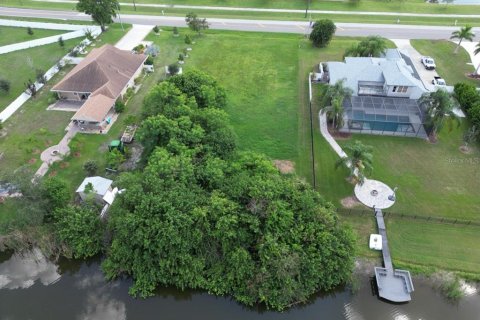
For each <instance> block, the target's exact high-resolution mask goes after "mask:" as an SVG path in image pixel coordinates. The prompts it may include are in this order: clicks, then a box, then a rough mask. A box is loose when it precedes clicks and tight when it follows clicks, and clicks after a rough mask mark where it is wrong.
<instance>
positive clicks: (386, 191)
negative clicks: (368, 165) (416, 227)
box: [355, 179, 395, 209]
mask: <svg viewBox="0 0 480 320" xmlns="http://www.w3.org/2000/svg"><path fill="white" fill-rule="evenodd" d="M392 195H393V190H392V189H391V188H390V187H389V186H387V185H386V184H385V183H383V182H381V181H378V180H370V179H365V182H364V183H363V184H362V185H360V184H357V185H356V186H355V196H356V197H357V199H358V200H359V201H360V202H361V203H363V204H364V205H366V206H367V207H370V208H373V207H375V209H387V208H390V207H391V206H393V204H394V203H395V200H393V201H392V200H390V199H389V197H391V196H392Z"/></svg>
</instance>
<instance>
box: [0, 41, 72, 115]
mask: <svg viewBox="0 0 480 320" xmlns="http://www.w3.org/2000/svg"><path fill="white" fill-rule="evenodd" d="M78 42H79V40H75V39H72V40H67V41H65V47H64V48H61V47H60V46H59V45H58V43H51V44H47V45H45V46H40V47H35V48H30V49H25V50H19V51H14V52H10V53H6V54H2V55H0V77H2V78H4V79H7V80H9V81H10V83H11V87H10V92H9V93H7V94H4V93H0V111H2V110H3V109H5V108H6V107H7V106H8V105H9V104H10V103H11V102H12V101H13V100H15V99H16V98H17V97H18V95H19V94H21V93H22V92H23V91H24V90H25V82H27V80H28V79H31V80H32V81H34V80H35V76H36V70H37V69H40V70H43V72H45V71H47V70H48V69H50V68H51V67H53V66H54V65H55V64H56V63H57V61H58V60H59V59H60V58H61V57H63V56H64V55H65V54H67V52H68V49H69V48H72V47H73V46H74V45H75V44H76V43H78Z"/></svg>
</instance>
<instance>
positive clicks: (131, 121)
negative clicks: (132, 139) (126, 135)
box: [123, 114, 137, 126]
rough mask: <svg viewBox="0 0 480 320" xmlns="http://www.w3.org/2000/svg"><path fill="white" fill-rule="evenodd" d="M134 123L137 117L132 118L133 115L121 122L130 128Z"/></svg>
mask: <svg viewBox="0 0 480 320" xmlns="http://www.w3.org/2000/svg"><path fill="white" fill-rule="evenodd" d="M135 123H137V117H136V116H134V115H133V114H129V115H128V116H126V117H125V119H124V120H123V124H124V125H126V126H131V125H134V124H135Z"/></svg>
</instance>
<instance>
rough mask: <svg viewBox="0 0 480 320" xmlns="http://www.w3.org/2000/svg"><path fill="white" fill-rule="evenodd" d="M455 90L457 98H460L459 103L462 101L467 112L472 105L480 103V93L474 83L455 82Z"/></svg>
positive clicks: (461, 104)
mask: <svg viewBox="0 0 480 320" xmlns="http://www.w3.org/2000/svg"><path fill="white" fill-rule="evenodd" d="M453 92H454V93H455V98H456V99H457V100H458V103H460V106H461V107H462V109H463V110H464V111H466V112H468V110H469V109H470V108H471V107H472V106H474V105H476V104H479V103H480V93H479V92H478V91H477V88H476V87H475V86H474V85H472V84H469V83H463V82H462V83H457V84H455V87H454V90H453Z"/></svg>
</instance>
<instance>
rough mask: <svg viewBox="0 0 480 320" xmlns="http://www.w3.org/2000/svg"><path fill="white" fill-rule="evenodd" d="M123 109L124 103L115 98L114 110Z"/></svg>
mask: <svg viewBox="0 0 480 320" xmlns="http://www.w3.org/2000/svg"><path fill="white" fill-rule="evenodd" d="M123 111H125V103H124V102H123V101H122V100H117V102H115V112H116V113H122V112H123Z"/></svg>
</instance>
